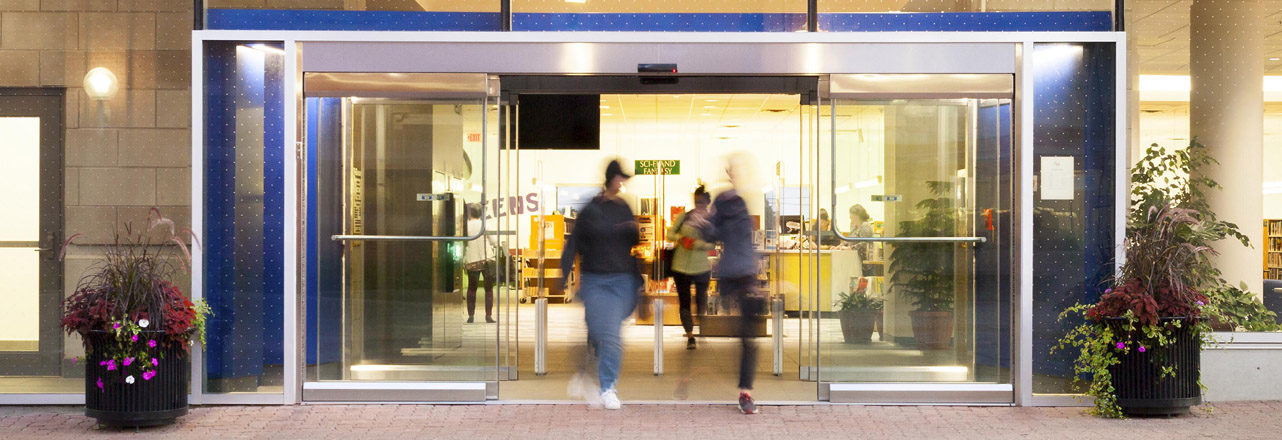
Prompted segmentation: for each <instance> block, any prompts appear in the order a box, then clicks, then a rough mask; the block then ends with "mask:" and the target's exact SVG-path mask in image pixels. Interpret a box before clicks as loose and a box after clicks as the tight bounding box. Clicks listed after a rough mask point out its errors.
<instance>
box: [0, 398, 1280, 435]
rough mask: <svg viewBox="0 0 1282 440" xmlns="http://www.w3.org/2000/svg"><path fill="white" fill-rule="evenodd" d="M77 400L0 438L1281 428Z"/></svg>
mask: <svg viewBox="0 0 1282 440" xmlns="http://www.w3.org/2000/svg"><path fill="white" fill-rule="evenodd" d="M82 411H83V410H82V408H80V407H66V406H62V407H0V438H3V439H6V440H8V439H25V438H72V437H74V438H81V437H86V436H87V437H116V438H122V437H130V438H134V437H137V438H183V439H220V440H221V439H232V438H273V439H278V438H286V439H308V440H313V439H326V438H335V439H338V438H341V439H369V438H372V439H378V440H385V439H393V438H416V439H427V438H460V439H520V440H525V439H581V438H590V439H596V438H626V439H663V440H669V439H678V438H694V439H699V440H717V439H767V438H769V439H789V440H813V439H826V438H842V439H865V438H869V439H877V438H913V439H940V438H978V439H985V440H990V439H1005V438H1028V439H1058V438H1062V439H1073V440H1081V439H1109V440H1122V439H1133V438H1161V439H1164V440H1165V439H1185V438H1208V437H1210V438H1226V439H1278V438H1282V401H1271V402H1239V403H1221V404H1217V405H1215V409H1214V411H1213V412H1212V413H1210V414H1208V413H1205V412H1203V411H1195V412H1194V413H1193V414H1192V415H1189V416H1182V417H1176V418H1170V419H1165V418H1163V419H1130V420H1104V419H1099V418H1094V417H1090V416H1086V415H1083V414H1082V412H1081V409H1080V408H1011V407H930V406H848V405H804V406H765V407H764V412H763V413H762V414H759V415H755V416H743V415H740V414H739V413H738V411H737V410H736V409H735V408H734V407H733V406H729V405H677V404H673V405H627V406H624V408H623V410H622V411H605V410H595V409H588V408H586V407H585V406H583V405H497V404H494V405H363V406H345V405H344V406H338V405H305V406H258V407H254V406H206V407H199V408H192V411H191V413H190V414H188V415H187V416H186V417H183V418H181V419H179V421H178V423H177V424H176V425H172V426H167V427H161V428H151V429H142V430H141V431H140V432H139V433H138V434H135V433H134V432H133V430H132V429H130V430H125V431H118V430H109V429H105V430H99V429H98V428H97V427H96V425H95V423H94V422H93V421H92V420H90V419H88V418H85V417H84V415H83V412H82Z"/></svg>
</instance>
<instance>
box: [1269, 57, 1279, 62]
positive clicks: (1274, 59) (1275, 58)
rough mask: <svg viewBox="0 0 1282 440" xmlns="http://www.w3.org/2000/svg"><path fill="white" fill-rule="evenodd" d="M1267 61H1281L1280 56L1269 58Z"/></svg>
mask: <svg viewBox="0 0 1282 440" xmlns="http://www.w3.org/2000/svg"><path fill="white" fill-rule="evenodd" d="M1269 61H1282V58H1277V57H1273V58H1269Z"/></svg>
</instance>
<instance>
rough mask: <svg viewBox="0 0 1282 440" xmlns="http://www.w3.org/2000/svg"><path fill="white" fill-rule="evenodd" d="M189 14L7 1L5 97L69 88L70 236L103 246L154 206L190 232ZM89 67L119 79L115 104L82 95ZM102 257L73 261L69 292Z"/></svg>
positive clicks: (75, 254)
mask: <svg viewBox="0 0 1282 440" xmlns="http://www.w3.org/2000/svg"><path fill="white" fill-rule="evenodd" d="M191 8H192V2H190V1H186V0H0V88H3V87H64V88H66V89H67V101H66V107H67V118H66V126H67V133H66V146H65V153H66V155H65V158H66V164H65V166H66V172H65V181H64V187H63V192H64V194H65V203H66V209H65V214H66V221H65V227H66V233H67V235H70V234H74V233H84V234H86V235H88V236H89V238H90V239H89V240H86V242H87V243H88V242H94V241H98V240H108V239H110V233H111V231H112V225H113V224H116V223H119V222H125V221H130V220H133V221H134V222H135V225H140V224H142V222H143V219H145V218H146V216H147V212H148V210H149V209H150V208H151V207H153V206H155V207H159V208H160V209H161V211H162V212H164V214H165V215H167V216H170V217H172V218H173V219H174V220H175V221H176V222H178V223H179V225H180V226H181V227H188V226H190V224H191V220H190V210H191V131H190V126H191V84H190V78H191V52H190V50H191V25H192V10H191ZM94 67H106V68H108V69H110V70H111V71H112V73H115V74H116V77H117V78H118V79H119V80H120V92H119V93H118V94H117V95H116V97H115V98H114V99H112V100H111V101H108V102H103V103H100V102H97V101H93V100H90V99H89V97H88V96H87V95H85V93H84V90H83V89H82V88H81V84H82V83H83V80H84V75H85V73H86V72H88V71H89V69H92V68H94ZM97 252H98V250H97V249H95V248H94V247H92V246H82V247H78V248H76V249H73V250H71V252H69V256H68V259H67V262H66V263H65V265H64V267H65V269H66V282H65V285H66V287H67V291H68V292H70V291H71V290H72V289H73V288H74V286H75V283H76V281H77V279H78V278H79V276H80V274H81V273H82V272H83V271H84V269H85V268H86V267H88V264H90V263H92V261H93V260H94V259H95V258H96V256H97ZM181 278H182V279H181V280H178V281H179V282H180V286H181V287H182V288H183V290H184V291H189V287H190V282H189V281H187V277H186V276H182V277H181ZM70 346H71V344H69V345H68V347H70Z"/></svg>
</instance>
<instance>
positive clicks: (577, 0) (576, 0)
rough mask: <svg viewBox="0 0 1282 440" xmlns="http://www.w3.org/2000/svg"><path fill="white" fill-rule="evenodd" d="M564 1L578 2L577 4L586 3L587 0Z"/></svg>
mask: <svg viewBox="0 0 1282 440" xmlns="http://www.w3.org/2000/svg"><path fill="white" fill-rule="evenodd" d="M565 2H566V3H578V4H584V3H587V2H588V0H565Z"/></svg>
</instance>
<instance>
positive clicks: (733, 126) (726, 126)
mask: <svg viewBox="0 0 1282 440" xmlns="http://www.w3.org/2000/svg"><path fill="white" fill-rule="evenodd" d="M722 127H725V128H739V126H738V125H722Z"/></svg>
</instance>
